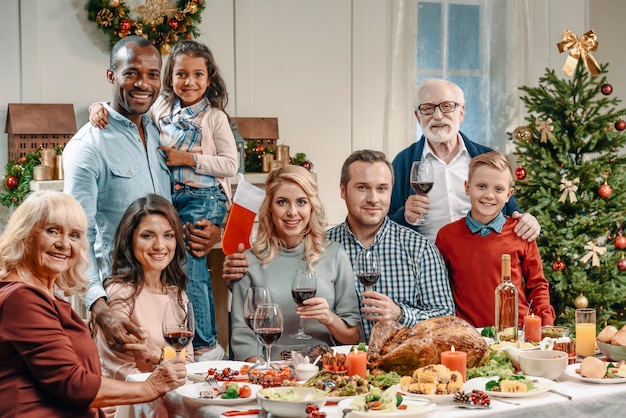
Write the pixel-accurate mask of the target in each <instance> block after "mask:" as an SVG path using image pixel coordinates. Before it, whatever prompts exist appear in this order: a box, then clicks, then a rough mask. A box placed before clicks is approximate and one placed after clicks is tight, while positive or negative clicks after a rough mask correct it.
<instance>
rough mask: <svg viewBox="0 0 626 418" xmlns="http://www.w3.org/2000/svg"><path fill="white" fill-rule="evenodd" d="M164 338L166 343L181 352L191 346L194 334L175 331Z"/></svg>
mask: <svg viewBox="0 0 626 418" xmlns="http://www.w3.org/2000/svg"><path fill="white" fill-rule="evenodd" d="M163 338H164V339H165V342H166V343H168V344H169V345H171V346H172V347H174V349H176V350H179V351H180V350H182V349H183V348H185V347H186V346H187V344H189V341H191V339H192V338H193V333H192V332H191V331H174V332H168V333H165V334H163Z"/></svg>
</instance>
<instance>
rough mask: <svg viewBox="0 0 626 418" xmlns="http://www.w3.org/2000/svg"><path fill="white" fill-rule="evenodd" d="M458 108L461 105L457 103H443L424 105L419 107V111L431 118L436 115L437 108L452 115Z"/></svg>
mask: <svg viewBox="0 0 626 418" xmlns="http://www.w3.org/2000/svg"><path fill="white" fill-rule="evenodd" d="M458 106H459V103H457V102H441V103H439V104H434V103H424V104H421V105H419V106H417V110H419V112H420V113H421V114H422V115H425V116H429V115H432V114H433V113H435V110H436V109H437V108H439V110H441V113H452V112H454V111H455V110H456V108H457V107H458Z"/></svg>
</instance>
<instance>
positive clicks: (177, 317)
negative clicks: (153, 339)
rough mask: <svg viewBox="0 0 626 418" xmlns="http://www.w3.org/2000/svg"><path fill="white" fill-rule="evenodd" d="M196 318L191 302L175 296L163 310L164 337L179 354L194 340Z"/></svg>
mask: <svg viewBox="0 0 626 418" xmlns="http://www.w3.org/2000/svg"><path fill="white" fill-rule="evenodd" d="M193 333H194V319H193V307H192V306H191V302H186V301H183V300H181V299H179V298H178V296H173V297H171V298H170V300H169V301H168V302H167V304H166V305H165V310H164V311H163V338H164V339H165V342H166V343H167V344H169V345H171V346H172V347H173V348H174V350H175V351H176V355H177V356H179V355H180V352H181V350H182V349H183V348H185V347H186V346H187V344H189V343H190V342H191V340H193Z"/></svg>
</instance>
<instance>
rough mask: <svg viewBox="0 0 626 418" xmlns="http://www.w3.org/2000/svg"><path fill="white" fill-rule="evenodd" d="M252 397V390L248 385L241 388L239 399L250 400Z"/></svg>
mask: <svg viewBox="0 0 626 418" xmlns="http://www.w3.org/2000/svg"><path fill="white" fill-rule="evenodd" d="M250 395H252V389H250V386H248V385H242V386H241V387H240V388H239V397H240V398H249V397H250Z"/></svg>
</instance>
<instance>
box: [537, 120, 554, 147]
mask: <svg viewBox="0 0 626 418" xmlns="http://www.w3.org/2000/svg"><path fill="white" fill-rule="evenodd" d="M537 130H538V131H539V132H541V140H540V141H541V142H543V143H546V142H548V139H551V140H554V139H555V138H554V134H553V133H552V131H553V130H554V126H552V119H550V118H548V119H546V120H545V121H537Z"/></svg>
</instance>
